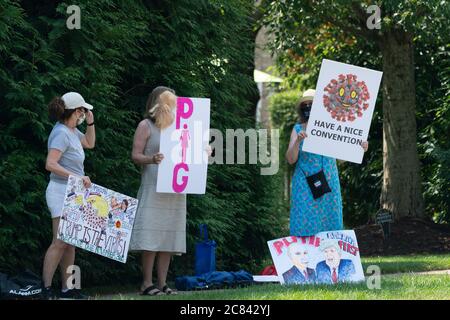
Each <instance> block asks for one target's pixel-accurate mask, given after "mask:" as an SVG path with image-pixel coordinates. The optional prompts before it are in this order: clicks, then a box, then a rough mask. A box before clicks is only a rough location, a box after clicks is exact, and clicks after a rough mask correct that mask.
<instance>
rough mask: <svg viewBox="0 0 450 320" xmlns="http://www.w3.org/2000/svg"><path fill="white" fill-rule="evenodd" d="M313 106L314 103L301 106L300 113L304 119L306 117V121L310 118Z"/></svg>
mask: <svg viewBox="0 0 450 320" xmlns="http://www.w3.org/2000/svg"><path fill="white" fill-rule="evenodd" d="M311 107H312V104H307V105H305V106H302V107H300V113H301V115H302V117H303V119H305V121H308V120H309V115H310V114H311Z"/></svg>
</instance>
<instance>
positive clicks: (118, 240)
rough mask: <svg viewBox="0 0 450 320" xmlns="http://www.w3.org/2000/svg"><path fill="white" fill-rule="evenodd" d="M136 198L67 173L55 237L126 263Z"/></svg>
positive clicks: (136, 203)
mask: <svg viewBox="0 0 450 320" xmlns="http://www.w3.org/2000/svg"><path fill="white" fill-rule="evenodd" d="M137 206H138V200H137V199H135V198H132V197H129V196H126V195H124V194H121V193H118V192H115V191H113V190H110V189H107V188H105V187H102V186H99V185H97V184H94V183H93V184H92V186H91V187H90V188H88V189H86V188H85V187H84V185H83V181H82V180H81V178H79V177H75V176H69V179H68V182H67V187H66V195H65V199H64V206H63V211H62V216H61V219H60V221H59V226H58V239H60V240H62V241H64V242H66V243H69V244H71V245H73V246H76V247H78V248H81V249H84V250H87V251H90V252H93V253H96V254H99V255H101V256H104V257H107V258H110V259H113V260H116V261H119V262H122V263H125V262H126V261H127V255H128V247H129V245H130V238H131V232H132V230H133V224H134V219H135V215H136V209H137Z"/></svg>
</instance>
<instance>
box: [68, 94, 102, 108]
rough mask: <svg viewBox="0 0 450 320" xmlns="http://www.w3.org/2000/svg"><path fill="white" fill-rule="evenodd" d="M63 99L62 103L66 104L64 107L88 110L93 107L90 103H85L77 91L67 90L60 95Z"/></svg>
mask: <svg viewBox="0 0 450 320" xmlns="http://www.w3.org/2000/svg"><path fill="white" fill-rule="evenodd" d="M61 99H63V101H64V104H65V105H66V109H77V108H81V107H83V108H86V109H88V110H92V109H94V107H93V106H92V105H90V104H89V103H86V101H84V98H83V97H82V96H81V94H79V93H77V92H67V93H66V94H65V95H63V96H62V97H61Z"/></svg>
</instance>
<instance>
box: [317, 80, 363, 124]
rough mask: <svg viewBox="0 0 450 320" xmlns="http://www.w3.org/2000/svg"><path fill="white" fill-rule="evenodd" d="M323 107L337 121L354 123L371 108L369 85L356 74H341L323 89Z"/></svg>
mask: <svg viewBox="0 0 450 320" xmlns="http://www.w3.org/2000/svg"><path fill="white" fill-rule="evenodd" d="M323 90H324V95H323V105H324V106H325V108H326V109H327V111H328V112H329V113H330V114H331V117H332V118H333V119H336V120H337V121H342V122H346V121H354V120H355V119H356V117H362V115H363V111H365V110H367V108H369V103H368V100H369V98H370V95H369V91H368V90H367V85H366V83H365V82H364V81H358V80H357V76H356V75H354V74H347V75H343V74H340V75H339V76H338V79H337V80H336V79H332V80H331V81H330V82H329V83H328V85H327V86H326V87H325V88H324V89H323Z"/></svg>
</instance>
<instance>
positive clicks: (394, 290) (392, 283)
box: [88, 254, 450, 300]
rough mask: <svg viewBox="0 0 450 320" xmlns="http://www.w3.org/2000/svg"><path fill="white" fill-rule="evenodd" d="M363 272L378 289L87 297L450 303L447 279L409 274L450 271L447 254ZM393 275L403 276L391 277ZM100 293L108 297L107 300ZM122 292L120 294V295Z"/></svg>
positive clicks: (368, 261) (269, 288)
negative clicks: (376, 278)
mask: <svg viewBox="0 0 450 320" xmlns="http://www.w3.org/2000/svg"><path fill="white" fill-rule="evenodd" d="M362 262H363V269H364V270H366V269H367V267H368V266H369V265H378V266H379V267H380V269H381V273H382V274H383V276H382V277H381V288H380V289H372V290H371V289H368V288H367V285H366V283H358V284H340V285H338V286H330V285H320V286H317V285H316V286H312V285H304V286H296V285H294V286H281V285H279V284H257V285H252V286H249V287H245V288H236V289H225V290H210V291H196V292H189V293H186V292H180V293H179V294H178V295H177V296H159V297H142V296H139V295H137V294H136V293H125V294H124V293H123V292H136V288H137V286H134V287H133V288H131V287H129V288H115V289H109V290H107V289H106V288H97V289H95V288H92V289H91V290H88V291H89V293H90V294H91V295H92V296H94V297H95V298H96V299H118V300H141V299H152V300H172V299H186V300H205V299H211V300H215V299H218V300H298V299H300V300H301V299H316V300H322V299H352V300H353V299H402V300H403V299H427V300H428V299H432V300H435V299H436V300H441V299H444V300H450V276H449V275H446V274H444V275H414V274H408V273H409V272H424V271H432V270H445V269H450V254H445V255H416V256H393V257H369V258H363V259H362ZM394 273H406V274H402V275H393V274H394ZM100 292H104V293H107V292H108V293H110V294H108V295H107V296H104V295H100V294H99V293H100ZM120 292H122V293H120Z"/></svg>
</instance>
